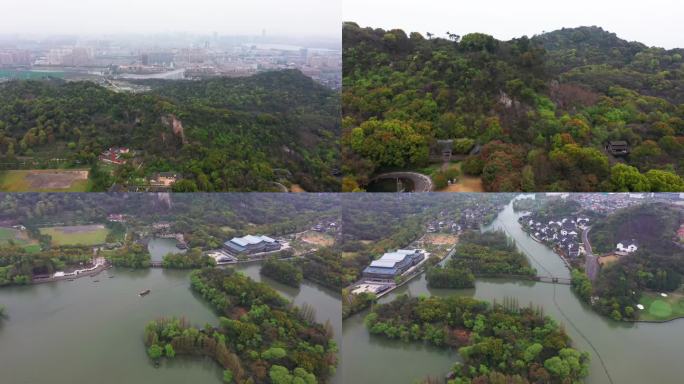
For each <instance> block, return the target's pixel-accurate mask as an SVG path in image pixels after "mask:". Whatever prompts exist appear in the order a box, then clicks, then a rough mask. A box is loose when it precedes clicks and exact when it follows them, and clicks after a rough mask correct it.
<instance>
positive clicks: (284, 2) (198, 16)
mask: <svg viewBox="0 0 684 384" xmlns="http://www.w3.org/2000/svg"><path fill="white" fill-rule="evenodd" d="M341 15H342V4H341V0H0V33H2V34H8V33H20V34H25V33H40V34H44V33H55V34H64V33H68V34H78V33H83V34H94V33H117V32H118V33H121V32H123V33H138V32H141V33H157V32H199V33H211V32H214V31H216V32H218V33H220V34H240V35H259V34H261V31H262V30H263V29H266V33H267V34H269V35H288V36H303V35H306V36H318V37H327V36H329V37H335V36H339V35H340V34H341V23H342V19H341Z"/></svg>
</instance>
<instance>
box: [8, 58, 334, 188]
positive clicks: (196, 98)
mask: <svg viewBox="0 0 684 384" xmlns="http://www.w3.org/2000/svg"><path fill="white" fill-rule="evenodd" d="M149 85H151V86H152V90H151V91H150V92H147V93H141V94H132V93H116V92H113V91H110V90H108V89H106V88H104V87H100V86H98V85H96V84H94V83H90V82H63V81H58V80H51V81H12V82H8V83H4V84H2V85H0V155H1V156H2V157H3V158H4V160H5V161H4V162H11V161H13V160H14V159H15V158H16V157H19V156H36V157H40V156H41V155H43V156H47V155H45V154H44V152H50V153H49V156H53V157H62V158H66V159H68V160H69V161H70V162H71V163H74V164H75V163H80V164H84V163H85V164H92V163H94V162H95V161H96V159H97V156H98V155H99V154H100V153H101V152H102V151H103V150H104V149H106V148H109V147H111V146H125V147H129V148H131V149H133V150H136V151H137V152H138V153H141V154H142V156H143V158H142V163H143V167H142V168H140V169H135V168H134V167H133V166H129V165H126V166H123V167H120V169H118V170H117V171H115V173H114V179H113V180H111V181H116V182H119V183H123V184H125V183H126V182H127V181H129V180H134V179H136V178H141V177H144V176H148V175H150V174H151V173H153V172H156V171H175V172H178V173H180V174H182V175H183V177H184V178H185V180H184V181H182V182H180V183H177V185H176V187H175V188H176V189H177V190H180V191H194V190H201V191H232V190H272V189H273V188H274V187H273V186H274V184H273V182H274V181H279V182H281V183H284V184H287V183H289V182H291V183H298V184H300V185H301V186H302V187H303V188H304V189H306V190H312V191H322V190H337V189H338V188H339V187H338V184H339V183H338V182H337V180H336V178H335V177H334V176H333V173H334V170H335V169H336V168H337V167H338V164H337V163H338V159H339V156H338V155H337V153H338V152H339V151H338V150H337V147H336V146H337V139H336V138H337V137H338V135H339V132H340V128H339V96H338V95H337V94H336V93H335V92H333V91H332V90H328V89H327V88H325V87H323V86H321V85H319V84H317V83H315V82H314V81H313V80H312V79H310V78H308V77H306V76H304V75H303V74H302V73H301V72H299V71H294V70H293V71H280V72H267V73H262V74H257V75H254V76H252V77H248V78H231V79H228V78H216V79H208V80H202V81H154V82H150V84H149ZM54 152H58V153H54ZM102 184H106V183H102ZM103 187H104V185H103Z"/></svg>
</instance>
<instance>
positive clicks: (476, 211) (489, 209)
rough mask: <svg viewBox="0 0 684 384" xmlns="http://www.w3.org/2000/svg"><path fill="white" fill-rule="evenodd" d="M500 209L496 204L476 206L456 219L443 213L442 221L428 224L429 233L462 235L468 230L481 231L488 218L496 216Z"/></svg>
mask: <svg viewBox="0 0 684 384" xmlns="http://www.w3.org/2000/svg"><path fill="white" fill-rule="evenodd" d="M498 210H499V207H498V206H497V205H496V204H474V205H472V206H470V207H468V208H465V209H463V210H462V211H461V212H460V213H459V215H458V216H457V217H456V218H449V217H447V216H448V215H447V214H446V213H445V212H441V213H440V216H441V217H442V218H441V219H436V220H432V221H430V222H428V223H427V228H426V231H427V233H460V232H461V231H464V230H466V229H479V228H480V226H481V225H483V224H486V221H487V218H488V217H492V215H496V213H497V212H498Z"/></svg>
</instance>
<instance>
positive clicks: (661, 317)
mask: <svg viewBox="0 0 684 384" xmlns="http://www.w3.org/2000/svg"><path fill="white" fill-rule="evenodd" d="M639 304H641V305H643V306H644V310H643V311H640V316H639V319H640V320H646V321H666V320H672V319H676V318H679V317H684V294H683V293H682V292H680V291H676V292H672V293H668V294H667V297H662V296H661V295H660V293H658V292H645V293H644V294H643V295H642V296H641V299H640V300H639Z"/></svg>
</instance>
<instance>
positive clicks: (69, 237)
mask: <svg viewBox="0 0 684 384" xmlns="http://www.w3.org/2000/svg"><path fill="white" fill-rule="evenodd" d="M40 233H42V234H45V235H50V236H51V237H52V243H53V244H54V245H76V244H80V245H97V244H104V243H105V239H106V238H107V234H109V230H108V229H107V228H105V226H104V225H101V224H95V225H80V226H73V227H48V228H41V229H40Z"/></svg>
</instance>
